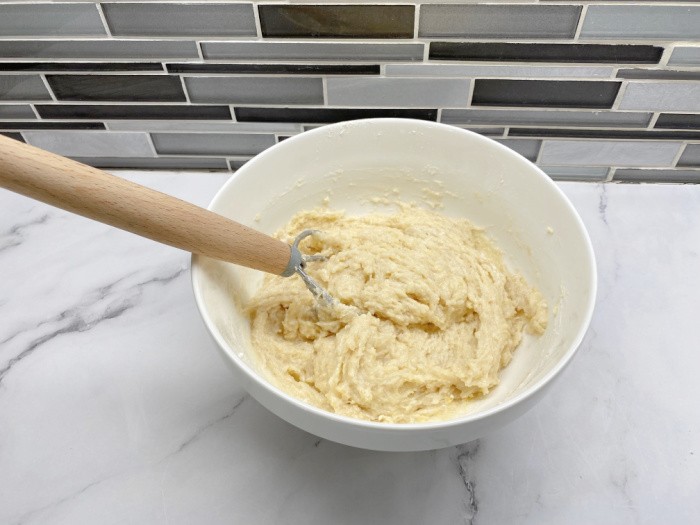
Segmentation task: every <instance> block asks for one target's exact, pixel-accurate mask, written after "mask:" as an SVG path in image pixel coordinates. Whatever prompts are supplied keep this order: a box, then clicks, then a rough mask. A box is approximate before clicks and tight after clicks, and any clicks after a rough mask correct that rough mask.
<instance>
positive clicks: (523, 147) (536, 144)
mask: <svg viewBox="0 0 700 525" xmlns="http://www.w3.org/2000/svg"><path fill="white" fill-rule="evenodd" d="M496 142H500V143H501V144H503V145H504V146H506V147H508V148H510V149H512V150H513V151H515V152H516V153H520V154H521V155H522V156H523V157H525V158H526V159H527V160H530V161H532V162H535V160H536V159H537V154H538V153H539V152H540V146H541V145H542V141H541V140H529V139H522V140H520V139H498V140H497V141H496Z"/></svg>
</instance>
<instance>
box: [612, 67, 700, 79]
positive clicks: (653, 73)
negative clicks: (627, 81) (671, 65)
mask: <svg viewBox="0 0 700 525" xmlns="http://www.w3.org/2000/svg"><path fill="white" fill-rule="evenodd" d="M617 78H642V79H648V80H655V79H658V80H700V71H672V70H667V69H620V70H619V71H618V72H617Z"/></svg>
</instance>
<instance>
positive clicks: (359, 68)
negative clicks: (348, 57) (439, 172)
mask: <svg viewBox="0 0 700 525" xmlns="http://www.w3.org/2000/svg"><path fill="white" fill-rule="evenodd" d="M0 67H2V66H1V65H0ZM167 68H168V71H169V72H170V73H185V74H191V73H208V74H217V73H220V74H229V75H233V74H235V75H257V74H261V75H280V74H281V75H378V74H379V64H373V65H348V64H167Z"/></svg>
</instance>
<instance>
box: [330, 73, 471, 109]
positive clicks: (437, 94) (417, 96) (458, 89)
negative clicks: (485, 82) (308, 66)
mask: <svg viewBox="0 0 700 525" xmlns="http://www.w3.org/2000/svg"><path fill="white" fill-rule="evenodd" d="M326 82H327V90H328V104H329V105H331V106H358V107H359V106H376V107H416V108H424V107H432V106H466V105H467V98H468V94H469V80H462V79H427V78H425V79H423V78H413V79H411V78H367V77H342V78H329V79H327V81H326Z"/></svg>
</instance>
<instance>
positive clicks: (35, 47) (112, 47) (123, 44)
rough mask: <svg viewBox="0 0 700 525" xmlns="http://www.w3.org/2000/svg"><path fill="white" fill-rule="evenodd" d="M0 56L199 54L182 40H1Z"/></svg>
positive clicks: (162, 56) (166, 56) (170, 56)
mask: <svg viewBox="0 0 700 525" xmlns="http://www.w3.org/2000/svg"><path fill="white" fill-rule="evenodd" d="M0 56H2V57H3V58H5V59H7V58H33V59H36V58H68V59H72V60H75V59H80V58H87V59H90V58H98V59H101V58H104V59H114V60H119V59H127V58H142V59H143V58H160V59H170V60H174V59H182V58H199V53H198V52H197V45H196V44H195V43H194V42H191V41H182V40H3V41H0Z"/></svg>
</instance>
